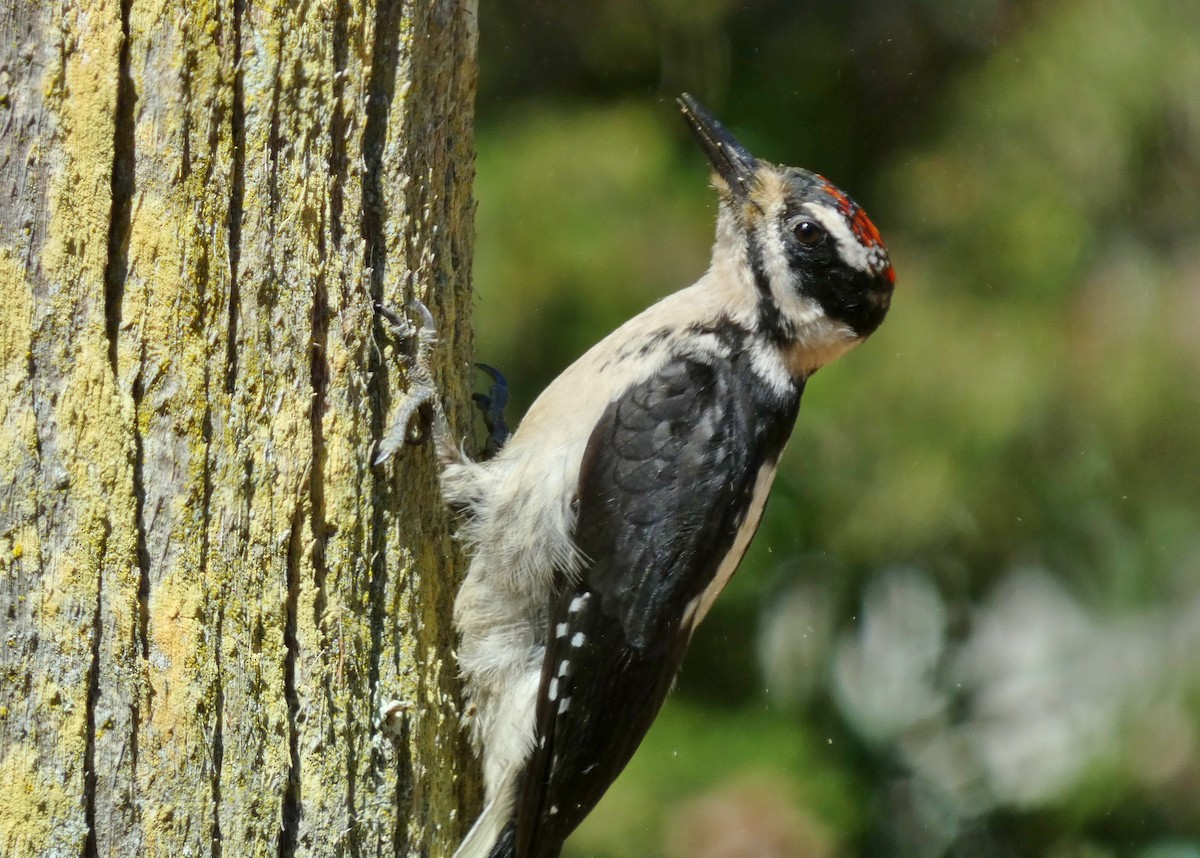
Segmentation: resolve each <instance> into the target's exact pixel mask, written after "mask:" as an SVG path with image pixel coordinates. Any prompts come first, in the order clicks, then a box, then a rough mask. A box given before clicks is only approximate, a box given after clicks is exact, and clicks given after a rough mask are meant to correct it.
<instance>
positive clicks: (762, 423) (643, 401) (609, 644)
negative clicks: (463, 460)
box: [515, 358, 798, 858]
mask: <svg viewBox="0 0 1200 858" xmlns="http://www.w3.org/2000/svg"><path fill="white" fill-rule="evenodd" d="M797 403H798V393H797V397H796V399H795V400H794V401H792V402H790V403H787V404H786V406H785V407H782V408H780V409H778V410H776V411H775V412H774V413H767V414H764V413H763V409H762V408H761V407H757V404H756V403H755V402H753V401H752V400H751V399H750V397H749V394H748V393H747V392H746V389H745V387H744V386H743V385H739V384H738V383H737V382H736V376H735V374H734V373H733V372H732V367H731V366H730V364H728V363H727V362H723V361H717V362H715V363H713V364H707V363H702V362H700V361H697V360H693V359H687V358H677V359H675V360H674V361H672V362H670V363H668V364H667V365H666V366H664V367H663V368H662V369H661V370H660V371H659V372H658V373H656V374H655V375H654V376H652V377H651V378H649V379H647V380H646V381H644V382H642V383H641V384H638V385H637V386H635V387H633V388H631V389H630V390H629V391H627V392H626V393H625V395H623V396H622V397H621V398H620V399H618V400H616V401H615V402H613V403H612V404H611V405H610V406H609V407H608V409H607V411H606V412H605V414H604V416H603V418H602V419H601V420H600V422H599V423H598V424H597V426H596V428H595V430H594V431H593V433H592V437H591V439H590V441H589V443H588V448H587V452H586V453H585V455H584V459H583V465H582V468H581V472H580V488H579V510H578V524H577V526H576V537H575V538H576V543H577V545H578V547H579V549H580V551H581V552H582V554H583V556H584V557H585V558H587V562H588V565H587V567H586V568H585V569H584V570H583V572H582V574H581V575H580V576H579V580H572V579H571V578H569V577H568V576H562V578H561V580H560V587H559V592H558V594H557V595H556V597H555V601H554V603H553V604H552V605H551V606H550V616H551V626H550V634H549V639H548V642H547V646H546V657H545V661H544V663H543V669H542V680H541V688H540V691H539V697H538V703H537V746H536V747H535V748H534V749H533V753H532V756H531V759H530V762H529V764H528V767H527V768H526V772H525V775H524V779H523V782H522V786H521V793H520V795H519V799H518V804H517V818H516V832H515V834H516V854H517V855H519V856H522V858H547V856H557V855H558V854H559V850H560V849H561V846H562V842H563V841H564V840H565V839H566V837H567V835H568V834H570V833H571V831H572V830H574V828H575V827H576V826H577V825H578V824H579V823H580V822H581V821H582V820H583V818H584V817H585V816H586V815H587V814H588V812H589V811H590V810H591V809H592V807H593V806H594V805H595V804H596V802H597V801H599V799H600V797H601V796H602V795H603V794H604V791H605V790H606V789H607V788H608V786H609V784H611V783H612V781H613V780H614V779H615V778H616V776H617V775H618V774H619V773H620V772H621V770H622V769H623V768H624V767H625V764H626V763H627V762H628V761H629V759H630V757H632V756H633V752H634V751H635V750H636V749H637V746H638V745H639V744H640V743H641V741H642V738H643V736H644V735H645V733H646V731H647V730H648V729H649V727H650V724H651V722H652V721H653V720H654V718H655V716H656V715H657V714H658V710H659V708H660V706H661V705H662V702H663V700H664V698H665V697H666V695H667V691H668V690H669V688H670V686H671V682H672V680H673V679H674V676H675V673H676V670H677V668H678V666H679V662H680V660H681V659H682V657H683V650H684V648H685V647H686V644H687V637H688V634H687V630H686V629H684V628H683V614H684V612H685V610H686V608H687V606H688V604H689V603H690V602H692V601H693V600H695V599H696V598H697V597H698V596H699V595H700V594H701V593H702V592H703V591H704V589H705V587H706V586H707V585H708V584H709V583H710V582H711V581H712V580H713V578H714V575H715V573H716V570H717V567H718V566H719V565H720V562H721V560H722V559H723V557H724V556H725V554H726V553H727V552H728V550H729V548H730V546H731V544H732V543H733V541H734V537H735V535H736V533H737V531H738V529H739V527H740V526H741V524H742V522H743V520H744V518H745V513H746V510H747V508H748V506H749V504H750V499H751V494H752V492H753V488H754V484H755V481H756V477H757V475H758V471H759V469H760V468H761V467H762V465H763V463H764V461H766V460H767V459H768V458H769V459H771V460H773V459H774V458H776V457H777V456H778V454H779V451H780V449H781V448H782V446H783V443H784V441H785V440H786V438H787V435H788V434H789V433H790V431H791V426H792V422H793V421H794V419H795V412H796V404H797Z"/></svg>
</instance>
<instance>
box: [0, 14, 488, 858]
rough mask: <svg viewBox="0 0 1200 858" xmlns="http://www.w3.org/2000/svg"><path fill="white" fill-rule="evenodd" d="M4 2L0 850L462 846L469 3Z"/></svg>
mask: <svg viewBox="0 0 1200 858" xmlns="http://www.w3.org/2000/svg"><path fill="white" fill-rule="evenodd" d="M3 5H4V6H5V7H6V8H3V9H0V127H2V128H3V131H2V132H0V134H2V136H0V230H2V232H0V320H2V327H0V368H2V369H0V372H2V375H0V409H2V412H0V413H2V417H3V422H2V423H0V475H2V476H0V629H2V632H0V638H2V641H0V796H2V797H0V854H2V855H4V856H11V858H17V856H27V855H71V856H79V855H81V854H82V855H83V856H85V858H87V856H110V855H111V856H133V855H170V856H185V855H203V856H220V855H222V854H224V855H227V856H238V858H241V856H251V855H266V854H271V855H272V856H292V855H316V856H335V855H364V856H366V855H370V856H376V855H417V854H422V855H434V856H436V855H442V854H447V853H448V852H449V851H450V850H451V848H452V846H453V844H454V842H455V841H456V839H457V837H458V835H459V834H460V833H461V829H462V828H463V824H462V823H463V822H465V821H467V820H466V819H465V817H467V816H469V814H466V813H465V809H466V806H467V805H468V804H470V803H471V802H472V801H473V800H474V799H475V778H474V773H473V767H474V763H473V762H472V761H471V757H470V754H469V751H468V750H467V748H466V746H465V743H464V741H463V739H462V737H461V733H460V731H459V729H458V713H457V709H456V706H457V703H456V701H457V699H458V694H457V685H456V670H455V665H454V660H453V655H452V652H451V648H452V644H453V639H452V634H453V633H452V629H451V626H450V621H449V616H450V605H451V601H452V599H453V594H454V591H455V587H456V584H457V582H458V579H459V575H460V573H461V566H462V564H461V563H460V559H459V557H458V555H457V552H456V551H455V549H454V548H453V546H452V544H451V541H450V536H449V528H450V520H449V517H448V514H447V513H446V512H445V511H444V509H443V507H442V504H441V502H440V500H439V498H438V494H437V484H436V471H435V467H434V461H433V455H432V450H431V448H430V447H428V446H427V447H423V448H410V449H407V450H402V451H401V452H400V453H399V454H398V456H397V457H396V458H395V459H394V460H393V461H392V462H391V463H390V464H388V465H387V466H386V467H381V468H376V467H373V466H372V465H371V460H372V454H373V452H374V446H375V444H376V442H377V441H378V439H379V438H380V437H381V434H382V433H383V431H384V427H385V426H386V424H387V419H388V415H389V412H390V409H391V407H392V406H393V405H394V404H395V397H396V396H397V394H398V393H399V392H402V391H403V389H404V384H405V379H404V372H403V370H402V368H401V367H400V365H399V364H398V363H397V362H396V361H395V360H394V359H393V357H392V352H393V350H394V349H393V343H392V342H391V340H390V339H389V337H388V336H387V335H386V331H385V329H384V328H383V327H382V326H381V325H380V324H379V321H378V320H377V318H376V316H375V313H374V308H373V303H374V302H376V301H379V300H384V301H386V302H388V303H390V304H392V305H393V306H396V307H397V308H399V307H402V306H403V305H404V303H405V301H406V299H407V298H408V297H410V296H413V295H419V296H423V297H424V298H425V300H426V302H427V303H428V304H429V305H430V307H431V309H432V310H433V312H434V314H435V316H436V317H437V319H438V325H439V331H440V341H439V345H438V347H437V360H438V361H439V365H438V370H439V381H440V382H441V383H442V389H443V392H444V394H445V399H446V402H447V403H448V404H449V405H451V406H454V405H455V404H465V403H468V402H469V399H468V390H467V386H466V382H467V378H468V370H469V363H468V361H469V354H470V346H471V344H470V328H469V321H468V311H469V296H470V287H469V280H470V277H469V274H470V250H471V228H472V217H473V204H472V201H471V197H470V184H471V179H472V177H473V167H472V159H473V148H472V119H473V106H472V104H473V98H474V87H475V9H474V0H444V1H443V0H413V2H409V3H401V2H396V0H378V3H377V5H376V6H374V7H373V8H360V7H359V6H358V5H356V4H355V3H353V2H351V0H311V2H300V3H292V4H288V3H276V2H274V0H264V2H254V3H247V2H246V0H217V2H216V3H213V4H205V3H200V2H196V0H187V2H182V3H180V2H177V3H161V4H159V3H144V2H140V0H139V2H131V0H121V2H117V0H65V2H62V3H54V4H43V3H34V2H27V0H3ZM396 348H397V349H401V348H403V346H402V344H398V345H396ZM467 411H468V409H467V408H465V407H458V408H454V407H452V408H451V414H450V419H451V423H452V425H454V426H456V427H458V428H459V429H460V430H462V429H463V427H465V426H466V425H467V423H468V421H469V414H468V413H467ZM392 698H396V699H399V700H400V701H402V702H403V704H404V706H403V712H404V717H403V718H402V719H401V727H400V730H399V734H400V735H399V736H398V737H395V738H393V737H391V736H385V735H384V734H383V733H381V732H380V731H379V730H378V729H377V727H376V718H377V712H378V709H379V706H380V704H381V703H382V702H383V701H386V700H389V699H392Z"/></svg>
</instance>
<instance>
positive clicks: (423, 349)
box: [375, 300, 450, 465]
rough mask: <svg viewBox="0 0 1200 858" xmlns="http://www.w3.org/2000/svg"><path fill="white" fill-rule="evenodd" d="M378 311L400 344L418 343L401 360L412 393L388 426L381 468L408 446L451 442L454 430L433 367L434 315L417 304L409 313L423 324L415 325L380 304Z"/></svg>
mask: <svg viewBox="0 0 1200 858" xmlns="http://www.w3.org/2000/svg"><path fill="white" fill-rule="evenodd" d="M375 309H376V310H377V311H378V312H379V315H380V316H382V317H383V318H384V319H385V320H386V321H387V323H388V329H389V330H390V331H391V333H392V335H393V336H395V337H396V338H397V339H399V340H407V341H410V342H411V341H415V347H414V348H413V355H412V356H411V357H402V358H401V359H400V361H401V364H402V365H403V366H404V368H405V369H406V370H407V372H408V392H407V393H406V394H405V395H404V398H403V399H401V400H400V404H399V405H398V406H397V407H396V412H395V415H394V416H393V417H392V419H391V422H390V423H389V424H388V429H387V432H385V433H384V436H383V438H382V440H380V442H379V450H378V452H377V453H376V455H375V464H376V465H381V464H383V463H384V462H386V461H387V460H388V459H390V458H391V457H392V456H393V455H395V454H396V451H398V450H399V449H400V448H401V447H403V446H404V445H405V444H412V445H416V444H424V443H425V442H426V441H428V440H429V438H430V436H431V435H432V437H433V438H434V439H435V440H436V441H437V442H438V444H439V446H441V445H442V444H443V443H444V442H445V440H446V439H447V438H448V436H449V433H450V430H449V427H448V425H447V422H446V412H445V410H444V409H443V408H442V403H441V400H440V399H439V398H438V391H437V385H436V384H435V382H434V380H433V371H432V369H431V368H430V365H429V359H430V356H431V355H432V353H433V346H434V344H435V343H436V342H437V330H436V328H435V326H434V321H433V314H432V313H430V312H429V308H428V307H426V306H425V305H424V304H423V303H421V302H420V301H417V300H413V302H412V303H411V304H409V310H411V311H412V312H413V313H414V314H415V315H417V316H418V317H419V319H420V323H419V324H417V325H414V324H413V323H412V322H410V321H409V320H408V319H407V318H405V317H404V316H402V315H400V314H399V313H397V312H395V311H394V310H392V309H391V308H389V307H385V306H384V305H383V304H376V305H375ZM418 416H419V417H421V418H422V419H421V420H420V421H416V420H414V419H413V418H414V417H418Z"/></svg>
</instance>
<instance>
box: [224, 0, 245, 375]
mask: <svg viewBox="0 0 1200 858" xmlns="http://www.w3.org/2000/svg"><path fill="white" fill-rule="evenodd" d="M245 8H246V0H234V2H233V106H232V108H231V109H230V116H229V130H230V136H231V137H232V138H233V153H232V161H233V165H232V170H231V175H230V178H229V181H230V191H229V312H228V315H227V317H226V323H225V392H226V393H233V391H234V389H235V388H236V387H237V372H238V353H237V334H238V305H239V303H240V301H241V289H240V287H239V285H238V263H239V262H240V261H241V257H242V205H243V203H244V202H245V198H246V151H245V150H246V94H245V86H246V80H245V71H244V70H243V69H242V14H243V12H244V11H245Z"/></svg>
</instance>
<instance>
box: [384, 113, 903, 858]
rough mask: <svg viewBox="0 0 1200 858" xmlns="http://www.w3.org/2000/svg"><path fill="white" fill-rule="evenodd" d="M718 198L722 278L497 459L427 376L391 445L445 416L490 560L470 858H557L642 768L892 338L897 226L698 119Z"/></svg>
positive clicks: (551, 401)
mask: <svg viewBox="0 0 1200 858" xmlns="http://www.w3.org/2000/svg"><path fill="white" fill-rule="evenodd" d="M679 105H680V108H681V110H682V112H683V115H684V118H685V119H686V120H687V122H688V124H689V125H690V127H691V129H692V131H693V133H694V134H695V136H696V139H697V140H698V141H699V143H700V146H701V148H702V149H703V150H704V152H705V154H706V155H707V156H708V158H709V160H710V161H711V163H712V167H713V170H714V173H715V175H714V178H713V183H714V185H715V187H716V190H717V193H718V194H719V196H720V205H719V209H718V214H717V230H716V232H717V234H716V242H715V244H714V246H713V252H712V263H711V265H710V266H709V269H708V271H707V272H706V273H705V274H704V276H703V277H701V278H700V280H699V281H698V282H697V283H696V284H695V285H693V286H691V287H690V288H688V289H684V290H683V291H681V292H677V293H675V294H674V295H671V296H669V297H667V298H665V299H663V300H662V301H660V302H659V303H657V304H655V305H654V306H652V307H650V308H649V309H648V310H646V311H645V312H643V313H642V314H641V315H639V316H637V317H635V318H634V319H632V320H630V321H629V322H627V323H625V324H624V325H622V326H621V327H620V328H618V329H617V330H616V331H615V332H613V333H612V334H610V335H609V336H607V337H606V338H605V339H603V340H601V341H600V342H599V343H598V344H597V345H596V346H594V347H593V348H592V349H591V350H590V351H588V352H587V353H586V354H584V355H583V357H581V358H580V359H579V360H578V361H576V362H575V363H574V364H573V365H572V366H571V367H570V368H568V369H567V370H566V371H565V372H563V374H562V375H560V376H559V377H558V378H557V379H556V380H555V381H554V382H553V383H552V384H551V385H550V386H549V387H548V388H546V390H545V391H544V392H543V393H542V395H541V396H540V397H539V398H538V399H537V401H536V402H534V404H533V405H532V407H531V408H530V409H529V412H528V413H527V414H526V415H525V418H524V420H522V422H521V424H520V426H519V428H518V429H517V431H516V433H515V434H514V435H513V436H512V437H511V439H509V440H508V442H507V444H505V445H504V446H503V447H502V448H501V449H500V450H499V452H498V454H497V455H496V456H495V457H494V458H492V459H490V460H488V461H484V462H473V461H471V460H470V459H469V458H467V456H466V455H465V454H464V453H463V452H462V450H461V449H460V448H459V447H458V446H457V445H456V444H455V443H454V442H453V440H452V439H451V438H450V436H449V432H448V430H447V426H446V420H445V417H444V415H443V413H442V410H441V407H440V403H439V402H438V400H437V397H436V395H435V394H434V392H433V388H432V380H431V379H430V378H429V376H428V373H427V371H426V370H425V368H424V366H423V361H424V358H425V357H426V356H427V354H428V349H429V347H430V346H431V345H432V342H433V340H432V330H431V327H430V325H431V323H432V319H431V318H429V314H428V311H426V310H424V308H423V307H421V308H420V309H421V311H422V313H423V315H424V316H425V322H424V325H423V327H422V332H421V343H422V346H421V347H419V348H418V364H422V366H421V367H420V368H419V369H420V371H419V372H418V373H417V374H415V375H414V378H416V381H417V383H415V384H414V387H413V389H412V390H411V391H410V395H409V397H408V398H407V400H406V401H405V402H404V404H403V405H402V406H401V408H400V410H399V416H398V418H397V419H396V421H395V422H394V424H393V425H394V426H396V427H398V428H396V429H394V430H393V431H392V432H391V433H390V434H389V436H388V437H387V438H385V439H384V441H383V442H382V443H381V446H380V456H379V458H380V459H381V460H382V459H386V458H387V457H388V456H389V455H391V453H393V452H394V451H395V450H396V449H397V448H398V447H399V446H400V445H401V444H402V443H403V442H404V438H405V436H406V433H408V431H409V429H408V422H409V420H410V418H411V417H412V416H413V415H414V414H415V413H416V412H417V409H418V408H421V407H422V406H426V407H425V411H426V412H429V411H432V413H433V418H434V419H433V435H434V438H435V441H436V442H437V447H438V453H439V456H440V458H441V461H442V465H443V468H442V475H441V480H442V491H443V494H444V496H445V498H446V501H447V502H448V503H449V504H450V505H451V506H452V507H453V508H454V509H456V510H459V511H460V512H461V514H462V525H461V529H460V535H461V536H463V537H464V538H465V540H466V541H467V543H468V544H469V546H470V548H471V551H472V559H471V565H470V570H469V572H468V574H467V577H466V580H465V581H464V582H463V585H462V588H461V590H460V591H459V593H458V598H457V601H456V602H455V607H454V621H455V625H456V627H457V630H458V633H459V637H460V642H459V648H458V658H459V663H460V665H461V668H462V673H463V677H464V679H465V684H466V695H467V698H468V701H467V707H466V710H465V720H466V721H467V723H468V725H469V728H470V733H471V737H472V739H473V741H474V743H475V746H476V748H477V749H478V750H480V751H481V752H482V757H483V774H484V786H485V790H486V796H485V801H486V804H485V807H484V809H483V812H482V813H481V815H480V817H479V819H478V820H477V821H476V823H475V825H474V827H473V828H472V829H471V831H470V833H469V834H468V835H467V837H466V838H465V840H464V841H463V843H462V845H461V846H460V847H459V849H458V851H457V853H456V858H554V856H557V855H559V853H560V851H561V849H562V844H563V841H564V840H565V839H566V837H567V835H569V834H570V833H571V832H572V831H573V830H574V829H575V828H576V826H578V825H579V823H580V822H581V821H582V820H583V818H584V817H585V816H586V815H587V814H588V813H589V812H590V811H591V809H592V808H593V807H594V806H595V804H596V802H597V801H599V799H600V797H601V796H602V795H603V794H604V792H605V790H607V789H608V787H609V785H610V784H611V783H612V782H613V780H614V779H615V778H616V777H617V775H618V774H619V773H620V772H621V770H622V769H623V768H624V767H625V764H626V763H627V762H628V761H629V759H630V757H631V756H632V755H633V752H634V750H635V749H636V748H637V747H638V745H639V744H640V743H641V741H642V738H643V736H644V735H645V733H646V731H647V730H648V729H649V727H650V724H651V722H652V721H653V720H654V718H655V716H656V715H657V713H658V710H659V708H660V707H661V705H662V703H663V699H664V698H665V697H666V695H667V692H668V690H669V689H670V687H671V684H672V681H673V680H674V677H675V674H676V671H677V669H678V667H679V664H680V661H681V660H682V658H683V654H684V651H685V650H686V648H687V645H688V641H689V640H690V639H691V636H692V634H693V632H694V631H695V629H696V626H697V624H698V623H699V622H700V620H701V619H703V617H704V615H705V614H706V613H707V612H708V609H709V608H710V607H711V605H712V603H713V600H714V599H715V598H716V597H717V594H718V593H719V592H720V591H721V589H722V588H723V587H724V586H725V584H726V582H727V581H728V580H729V578H730V576H731V575H732V574H733V572H734V570H735V569H736V568H737V566H738V564H739V562H740V561H741V559H742V555H743V554H745V552H746V548H747V546H749V544H750V540H751V538H752V537H753V535H754V532H755V530H756V529H757V528H758V524H759V519H760V518H761V516H762V512H763V506H764V504H765V503H766V500H767V494H768V492H769V491H770V488H771V483H772V481H773V480H774V477H775V469H776V464H777V462H778V460H779V455H780V453H781V451H782V450H783V446H784V444H785V442H786V441H787V439H788V436H789V435H790V434H791V431H792V426H793V424H794V423H795V420H796V412H797V409H798V408H799V405H800V395H801V393H802V392H803V390H804V385H805V382H806V381H807V379H808V377H809V376H810V375H812V374H813V372H815V371H816V370H817V369H818V368H820V367H821V366H823V365H824V364H826V363H828V362H830V361H832V360H833V359H835V358H837V357H838V356H839V355H841V354H843V353H845V352H846V351H848V350H849V349H851V348H853V347H854V346H855V345H857V344H858V343H860V342H862V341H863V340H864V339H865V338H866V337H867V336H869V335H870V334H871V333H872V332H873V331H874V330H875V329H876V328H877V327H878V326H879V324H880V323H881V322H882V321H883V317H884V315H885V314H886V313H887V310H888V306H889V304H890V302H891V297H892V289H893V285H894V282H895V275H894V273H893V270H892V266H891V263H890V261H889V259H888V253H887V250H886V249H885V248H884V245H883V241H882V240H881V238H880V236H879V232H878V231H877V230H876V229H875V226H874V225H873V224H872V223H871V221H870V220H869V219H868V218H867V215H866V213H865V212H864V211H863V210H862V209H861V208H859V206H858V205H857V204H856V203H854V202H853V201H852V200H851V199H850V198H849V197H848V196H847V195H846V194H844V193H843V192H842V191H840V190H839V189H838V188H836V187H835V186H834V185H832V184H831V183H830V182H829V181H827V180H826V179H824V178H822V177H821V176H819V175H817V174H815V173H810V172H808V171H806V170H800V169H796V168H794V167H784V166H778V165H775V164H770V163H767V162H766V161H761V160H758V159H757V158H754V157H753V156H751V155H750V153H749V152H747V151H746V149H745V148H743V147H742V146H741V144H739V143H738V141H737V140H736V139H734V137H733V135H732V134H730V133H729V131H727V130H726V129H725V128H724V127H723V126H722V125H721V124H720V123H719V122H717V121H716V119H714V118H713V117H712V116H710V115H709V114H708V113H707V112H706V111H705V110H704V109H703V108H702V107H701V106H700V105H699V104H698V103H697V102H696V100H695V99H694V98H692V97H691V96H689V95H686V94H685V95H683V96H682V98H680V100H679Z"/></svg>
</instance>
